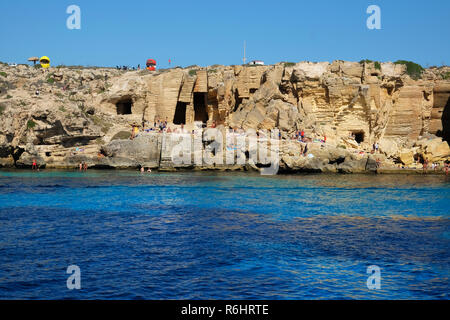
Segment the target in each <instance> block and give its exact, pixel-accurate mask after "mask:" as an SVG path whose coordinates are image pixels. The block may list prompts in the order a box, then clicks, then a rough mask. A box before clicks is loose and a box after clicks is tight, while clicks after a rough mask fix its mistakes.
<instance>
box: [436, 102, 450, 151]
mask: <svg viewBox="0 0 450 320" xmlns="http://www.w3.org/2000/svg"><path fill="white" fill-rule="evenodd" d="M439 133H440V134H439ZM437 135H438V136H442V138H443V139H444V140H445V141H447V142H448V143H449V144H450V97H449V98H448V100H447V104H446V105H445V107H444V111H443V112H442V132H438V134H437Z"/></svg>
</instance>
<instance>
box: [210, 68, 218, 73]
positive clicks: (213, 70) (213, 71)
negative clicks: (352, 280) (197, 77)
mask: <svg viewBox="0 0 450 320" xmlns="http://www.w3.org/2000/svg"><path fill="white" fill-rule="evenodd" d="M208 73H217V70H216V69H208Z"/></svg>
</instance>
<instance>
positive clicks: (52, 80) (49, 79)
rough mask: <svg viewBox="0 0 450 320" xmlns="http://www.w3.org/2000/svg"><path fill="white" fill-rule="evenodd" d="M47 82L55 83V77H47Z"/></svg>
mask: <svg viewBox="0 0 450 320" xmlns="http://www.w3.org/2000/svg"><path fill="white" fill-rule="evenodd" d="M47 83H49V84H54V83H55V79H53V78H47Z"/></svg>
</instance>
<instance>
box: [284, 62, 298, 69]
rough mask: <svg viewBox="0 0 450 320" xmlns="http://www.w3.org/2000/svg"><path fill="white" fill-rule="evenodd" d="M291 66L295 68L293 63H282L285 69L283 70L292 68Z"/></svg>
mask: <svg viewBox="0 0 450 320" xmlns="http://www.w3.org/2000/svg"><path fill="white" fill-rule="evenodd" d="M293 66H295V62H285V63H284V67H285V68H287V67H293Z"/></svg>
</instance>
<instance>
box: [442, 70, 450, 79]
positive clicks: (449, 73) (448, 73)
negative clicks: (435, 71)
mask: <svg viewBox="0 0 450 320" xmlns="http://www.w3.org/2000/svg"><path fill="white" fill-rule="evenodd" d="M442 79H444V80H450V72H447V73H445V74H443V75H442Z"/></svg>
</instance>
